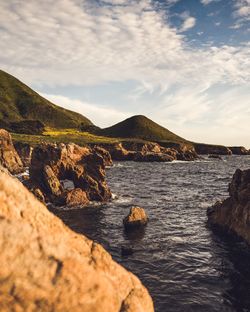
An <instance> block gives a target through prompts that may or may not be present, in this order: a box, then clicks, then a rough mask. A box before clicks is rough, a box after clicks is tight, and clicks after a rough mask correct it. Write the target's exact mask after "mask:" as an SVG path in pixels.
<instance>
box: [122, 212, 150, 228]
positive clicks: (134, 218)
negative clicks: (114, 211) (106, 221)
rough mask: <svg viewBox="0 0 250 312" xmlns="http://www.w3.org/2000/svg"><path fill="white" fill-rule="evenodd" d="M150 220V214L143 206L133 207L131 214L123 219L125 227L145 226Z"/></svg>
mask: <svg viewBox="0 0 250 312" xmlns="http://www.w3.org/2000/svg"><path fill="white" fill-rule="evenodd" d="M147 222H148V216H147V214H146V212H145V210H144V209H143V208H141V207H132V208H131V209H130V212H129V214H128V215H127V216H126V217H125V218H124V219H123V224H124V227H125V229H127V230H129V229H134V228H138V227H141V226H145V225H146V224H147Z"/></svg>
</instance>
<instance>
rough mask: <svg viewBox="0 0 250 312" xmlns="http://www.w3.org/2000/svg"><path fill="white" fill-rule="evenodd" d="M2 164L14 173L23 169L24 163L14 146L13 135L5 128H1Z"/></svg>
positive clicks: (0, 152) (0, 153) (0, 150)
mask: <svg viewBox="0 0 250 312" xmlns="http://www.w3.org/2000/svg"><path fill="white" fill-rule="evenodd" d="M0 164H1V165H2V166H3V167H5V168H7V169H8V170H9V171H10V173H12V174H17V173H20V172H22V171H23V163H22V161H21V159H20V157H19V156H18V154H17V152H16V150H15V148H14V145H13V143H12V139H11V135H10V134H9V132H7V131H6V130H4V129H0Z"/></svg>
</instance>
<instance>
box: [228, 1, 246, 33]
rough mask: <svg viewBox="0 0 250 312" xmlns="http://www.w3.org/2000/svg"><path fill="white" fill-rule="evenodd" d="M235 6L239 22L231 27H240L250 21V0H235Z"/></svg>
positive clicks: (235, 14)
mask: <svg viewBox="0 0 250 312" xmlns="http://www.w3.org/2000/svg"><path fill="white" fill-rule="evenodd" d="M234 8H235V11H234V14H233V15H234V17H235V18H236V19H237V22H236V24H235V25H233V26H232V27H231V28H234V29H238V28H241V27H242V26H243V25H244V24H245V23H248V22H249V21H250V0H234ZM248 29H249V28H248Z"/></svg>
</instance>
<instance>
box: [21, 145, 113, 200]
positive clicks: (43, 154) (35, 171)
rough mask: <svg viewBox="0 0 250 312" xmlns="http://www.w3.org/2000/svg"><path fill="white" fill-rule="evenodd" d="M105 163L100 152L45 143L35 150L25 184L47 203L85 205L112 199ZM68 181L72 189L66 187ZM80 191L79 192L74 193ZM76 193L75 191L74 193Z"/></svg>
mask: <svg viewBox="0 0 250 312" xmlns="http://www.w3.org/2000/svg"><path fill="white" fill-rule="evenodd" d="M104 163H105V160H104V159H103V157H102V156H100V153H97V152H96V151H95V150H94V151H93V150H92V149H90V148H87V147H80V146H78V145H75V144H67V145H65V144H59V145H53V144H44V145H41V146H37V147H35V148H34V150H33V153H32V159H31V165H30V180H29V181H28V182H27V183H26V185H27V186H28V187H29V188H30V189H31V190H32V191H33V193H34V194H38V193H39V194H40V196H39V197H40V198H42V196H41V194H42V195H43V197H44V199H45V201H46V202H52V203H54V204H57V205H64V204H67V205H69V206H71V205H79V204H82V205H86V204H87V203H88V201H107V200H109V199H110V198H111V192H110V189H109V188H108V186H107V183H106V179H105V165H104ZM65 180H67V181H68V182H71V183H72V185H73V189H68V188H67V187H65V183H64V181H65ZM74 189H78V190H74ZM73 190H74V191H73Z"/></svg>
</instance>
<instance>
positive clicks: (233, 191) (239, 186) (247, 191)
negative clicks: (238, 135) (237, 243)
mask: <svg viewBox="0 0 250 312" xmlns="http://www.w3.org/2000/svg"><path fill="white" fill-rule="evenodd" d="M229 195H230V197H229V198H227V199H226V200H224V201H222V202H217V203H216V204H215V205H214V206H213V207H211V208H209V209H208V210H207V215H208V222H209V224H210V225H214V226H220V227H222V228H224V229H225V230H226V231H233V232H234V233H236V234H238V235H239V236H241V237H242V238H244V239H245V240H246V241H247V242H248V243H250V170H245V171H242V170H240V169H237V170H236V172H235V174H234V176H233V179H232V182H231V183H230V184H229Z"/></svg>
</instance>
